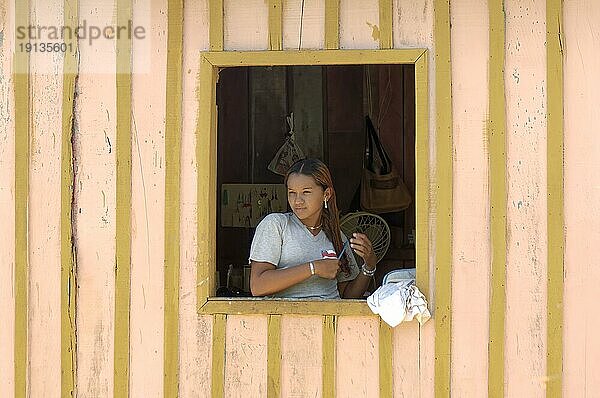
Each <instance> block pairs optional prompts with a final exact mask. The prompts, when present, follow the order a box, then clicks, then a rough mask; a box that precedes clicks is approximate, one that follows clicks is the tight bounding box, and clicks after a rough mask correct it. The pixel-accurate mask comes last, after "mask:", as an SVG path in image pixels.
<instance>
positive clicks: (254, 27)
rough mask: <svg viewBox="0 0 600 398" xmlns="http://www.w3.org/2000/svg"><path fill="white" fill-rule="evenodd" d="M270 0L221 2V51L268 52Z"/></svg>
mask: <svg viewBox="0 0 600 398" xmlns="http://www.w3.org/2000/svg"><path fill="white" fill-rule="evenodd" d="M269 5H270V0H269V1H265V0H246V1H244V2H239V1H234V0H224V2H223V49H225V50H240V51H241V50H268V49H269V48H270V46H269V41H270V38H269V29H266V28H265V27H267V26H269V15H270V13H269V10H270V8H269Z"/></svg>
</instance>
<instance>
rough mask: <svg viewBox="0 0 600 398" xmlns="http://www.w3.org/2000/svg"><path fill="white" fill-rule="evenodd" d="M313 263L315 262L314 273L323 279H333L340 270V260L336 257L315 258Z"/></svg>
mask: <svg viewBox="0 0 600 398" xmlns="http://www.w3.org/2000/svg"><path fill="white" fill-rule="evenodd" d="M313 264H315V274H316V275H319V276H320V277H321V278H325V279H335V277H336V276H337V274H338V271H339V270H340V260H338V259H336V258H332V259H329V258H324V259H321V260H315V261H313Z"/></svg>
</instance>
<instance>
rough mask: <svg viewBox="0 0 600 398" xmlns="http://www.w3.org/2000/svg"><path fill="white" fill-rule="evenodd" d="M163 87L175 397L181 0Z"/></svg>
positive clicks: (168, 390)
mask: <svg viewBox="0 0 600 398" xmlns="http://www.w3.org/2000/svg"><path fill="white" fill-rule="evenodd" d="M167 18H168V21H167V31H168V32H167V76H166V80H167V87H166V112H165V113H166V121H165V215H164V217H165V219H164V228H165V234H164V236H165V243H164V244H165V266H164V306H165V307H164V334H165V336H164V384H163V393H164V396H165V397H177V396H178V394H179V265H180V259H179V256H180V212H181V210H180V201H181V194H180V184H181V183H180V178H181V126H182V101H183V97H182V96H183V89H182V86H183V75H182V73H183V0H168V5H167Z"/></svg>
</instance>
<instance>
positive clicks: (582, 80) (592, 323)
mask: <svg viewBox="0 0 600 398" xmlns="http://www.w3.org/2000/svg"><path fill="white" fill-rule="evenodd" d="M563 17H564V34H562V35H561V38H562V41H561V43H562V50H563V52H564V157H565V158H564V167H565V169H564V194H565V198H564V199H565V200H564V206H565V207H564V212H565V213H564V216H565V254H564V255H565V274H564V276H565V280H564V321H563V327H564V358H563V366H564V371H563V372H564V373H563V377H564V379H563V388H562V394H563V396H564V397H566V398H571V397H572V398H577V397H586V396H587V397H591V396H593V395H595V394H596V392H597V391H600V372H598V361H597V359H596V358H598V357H599V356H600V339H598V338H596V336H597V331H598V330H600V314H599V313H598V311H595V310H593V309H591V308H590V305H589V304H590V303H597V302H599V300H600V289H599V288H598V287H599V286H600V267H598V262H597V258H598V256H599V255H600V229H598V226H599V225H600V208H599V203H600V184H598V175H600V139H599V138H600V137H599V136H598V121H599V120H600V107H599V106H598V104H599V103H600V74H598V73H594V72H593V71H597V70H600V57H598V54H599V53H600V41H599V40H598V37H599V36H600V25H599V24H598V21H600V2H598V1H595V0H582V1H576V2H575V1H566V2H564V10H563ZM554 23H555V22H554ZM549 83H550V82H549ZM548 89H550V87H548ZM549 100H550V98H549ZM553 100H557V98H554V99H553ZM549 105H550V104H549ZM549 110H550V108H549ZM550 120H551V119H550ZM550 120H549V121H550ZM549 127H550V126H549ZM548 145H549V144H548ZM548 165H549V167H550V164H548ZM549 227H550V226H549ZM548 349H550V347H548ZM548 373H549V371H548Z"/></svg>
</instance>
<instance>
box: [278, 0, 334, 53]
mask: <svg viewBox="0 0 600 398" xmlns="http://www.w3.org/2000/svg"><path fill="white" fill-rule="evenodd" d="M325 3H326V0H284V1H283V15H282V18H283V48H284V49H286V50H300V49H311V50H320V49H323V48H325V23H326V22H325V12H326V11H325Z"/></svg>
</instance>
